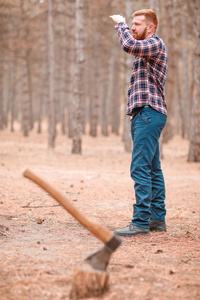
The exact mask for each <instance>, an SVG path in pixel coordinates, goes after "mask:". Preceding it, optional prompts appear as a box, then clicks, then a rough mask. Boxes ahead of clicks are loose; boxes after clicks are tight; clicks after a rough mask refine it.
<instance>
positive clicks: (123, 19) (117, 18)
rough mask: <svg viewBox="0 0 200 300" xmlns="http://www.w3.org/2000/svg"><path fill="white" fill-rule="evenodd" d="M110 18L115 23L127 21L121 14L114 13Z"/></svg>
mask: <svg viewBox="0 0 200 300" xmlns="http://www.w3.org/2000/svg"><path fill="white" fill-rule="evenodd" d="M110 18H111V19H112V20H113V21H114V22H115V23H121V22H123V23H126V20H125V18H124V17H122V16H120V15H113V16H110Z"/></svg>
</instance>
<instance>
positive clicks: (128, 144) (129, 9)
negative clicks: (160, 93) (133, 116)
mask: <svg viewBox="0 0 200 300" xmlns="http://www.w3.org/2000/svg"><path fill="white" fill-rule="evenodd" d="M132 14H133V2H132V1H131V0H126V20H127V22H131V20H132ZM133 60H134V58H133V56H132V55H126V58H125V78H124V80H125V90H126V92H125V111H126V103H127V90H128V86H129V82H130V76H131V67H132V65H133ZM123 139H124V147H125V151H127V152H131V151H132V145H133V143H132V139H131V132H130V117H128V116H125V118H124V136H123Z"/></svg>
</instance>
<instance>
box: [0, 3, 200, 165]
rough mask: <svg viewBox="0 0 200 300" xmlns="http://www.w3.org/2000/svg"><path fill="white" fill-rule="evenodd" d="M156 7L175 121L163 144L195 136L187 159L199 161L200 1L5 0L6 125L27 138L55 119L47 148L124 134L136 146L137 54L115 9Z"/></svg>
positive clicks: (0, 70) (128, 12) (0, 19)
mask: <svg viewBox="0 0 200 300" xmlns="http://www.w3.org/2000/svg"><path fill="white" fill-rule="evenodd" d="M142 8H152V9H154V10H155V11H156V12H157V14H158V16H159V28H158V35H159V36H160V37H161V38H162V39H163V41H164V42H165V43H166V46H167V49H168V55H169V70H168V78H167V84H166V101H167V106H168V122H167V126H166V128H165V131H164V134H163V139H162V140H163V142H164V143H165V142H167V141H168V140H170V139H171V138H172V137H173V135H174V134H179V135H181V136H182V137H184V138H187V139H190V150H189V153H188V159H189V160H190V161H199V160H200V150H199V149H200V92H199V87H200V74H199V72H200V71H199V60H200V58H199V57H200V56H199V52H200V50H199V49H200V46H199V45H200V41H199V40H200V37H199V32H200V26H199V15H200V14H199V1H195V0H193V1H187V0H165V1H164V0H135V1H130V0H126V1H120V0H93V1H89V0H77V1H75V0H68V1H64V0H56V1H53V0H48V1H47V0H39V1H38V0H37V1H36V0H1V1H0V38H1V44H0V130H3V129H5V128H10V129H11V131H15V130H17V128H18V126H17V125H16V124H20V127H21V130H22V133H23V135H24V136H28V135H30V134H31V130H32V129H33V128H34V127H35V128H36V129H37V132H38V134H39V133H41V131H42V130H44V128H43V127H44V125H43V126H42V123H43V124H44V123H45V122H43V121H46V122H47V123H48V146H49V147H51V148H54V147H55V145H56V136H58V134H66V135H67V136H68V137H70V138H72V140H73V144H72V153H81V151H82V135H83V134H90V135H91V136H93V137H96V136H97V135H98V134H102V135H104V136H109V134H110V133H114V134H116V135H121V137H122V140H123V141H124V145H125V150H126V151H131V147H132V144H131V138H130V130H129V129H130V122H129V118H128V117H127V116H126V108H125V107H126V94H127V88H128V83H129V79H130V74H131V66H132V63H133V61H134V57H133V56H131V55H127V54H126V53H124V52H123V51H122V49H121V48H120V45H119V42H118V38H117V34H116V32H115V30H114V28H113V27H114V26H113V22H112V20H110V19H109V16H110V15H111V14H121V15H123V16H125V17H126V20H127V23H128V25H129V26H131V20H132V17H131V16H132V13H133V12H134V11H135V10H138V9H142Z"/></svg>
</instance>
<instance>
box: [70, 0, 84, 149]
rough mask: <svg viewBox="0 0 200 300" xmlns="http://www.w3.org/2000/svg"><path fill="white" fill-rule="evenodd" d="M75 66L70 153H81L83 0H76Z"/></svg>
mask: <svg viewBox="0 0 200 300" xmlns="http://www.w3.org/2000/svg"><path fill="white" fill-rule="evenodd" d="M75 40H76V66H75V78H74V99H73V129H72V131H73V145H72V153H73V154H81V150H82V149H81V148H82V140H81V137H82V123H81V102H82V101H81V97H83V76H84V66H83V64H84V42H83V0H76V28H75Z"/></svg>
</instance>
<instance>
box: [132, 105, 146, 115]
mask: <svg viewBox="0 0 200 300" xmlns="http://www.w3.org/2000/svg"><path fill="white" fill-rule="evenodd" d="M146 107H149V105H145V106H141V107H136V108H134V109H133V110H132V113H131V116H132V118H134V117H135V116H136V115H137V114H138V113H139V112H140V111H141V110H142V109H143V108H146Z"/></svg>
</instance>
